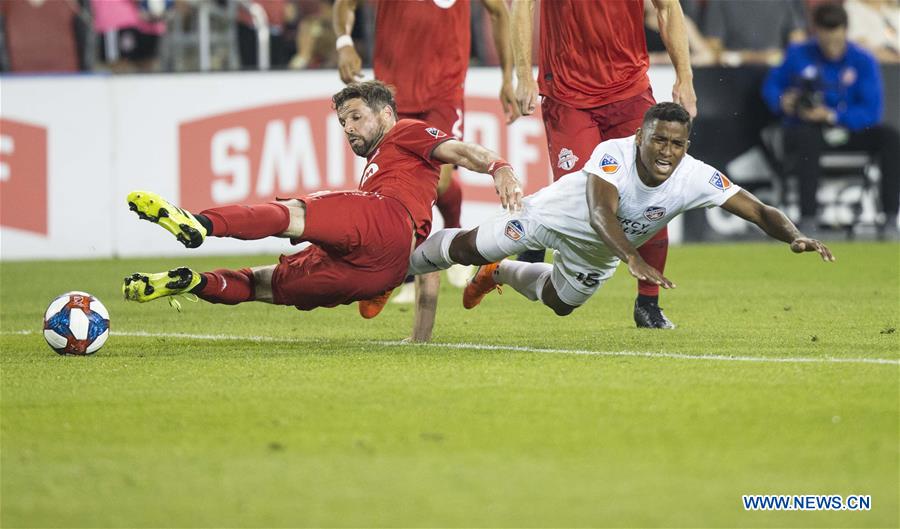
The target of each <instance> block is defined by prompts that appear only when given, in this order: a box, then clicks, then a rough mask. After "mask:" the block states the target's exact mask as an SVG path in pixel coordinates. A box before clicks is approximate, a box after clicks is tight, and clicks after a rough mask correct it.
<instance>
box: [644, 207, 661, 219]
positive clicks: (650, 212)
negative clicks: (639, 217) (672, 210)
mask: <svg viewBox="0 0 900 529" xmlns="http://www.w3.org/2000/svg"><path fill="white" fill-rule="evenodd" d="M665 216H666V208H662V207H659V206H650V207H649V208H647V209H645V210H644V217H646V218H647V220H649V221H651V222H652V221H654V220H659V219H661V218H663V217H665Z"/></svg>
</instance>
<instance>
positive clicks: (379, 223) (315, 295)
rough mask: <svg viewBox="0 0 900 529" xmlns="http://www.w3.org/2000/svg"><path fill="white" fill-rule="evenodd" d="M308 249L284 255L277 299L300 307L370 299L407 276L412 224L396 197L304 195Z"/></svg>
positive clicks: (277, 273)
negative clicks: (309, 243) (309, 244)
mask: <svg viewBox="0 0 900 529" xmlns="http://www.w3.org/2000/svg"><path fill="white" fill-rule="evenodd" d="M299 200H301V201H303V202H304V203H305V204H306V227H305V228H304V230H303V237H302V238H301V239H300V240H301V241H309V242H311V243H312V245H311V246H309V247H308V248H306V249H304V250H302V251H300V252H298V253H295V254H292V255H282V256H281V259H280V260H279V263H278V265H277V266H276V267H275V273H274V274H273V276H272V295H273V301H274V302H275V303H276V304H279V305H294V306H296V307H297V308H298V309H300V310H312V309H314V308H316V307H334V306H337V305H342V304H347V303H352V302H353V301H358V300H361V299H370V298H373V297H375V296H377V295H378V294H381V293H382V292H384V291H386V290H390V289H392V288H394V287H396V286H397V285H399V284H400V283H402V282H403V279H404V278H405V277H406V271H407V269H408V268H409V255H410V250H411V249H412V240H413V224H412V220H411V219H410V216H409V212H408V211H406V208H404V207H403V205H402V204H401V203H400V202H399V201H398V200H396V199H393V198H390V197H385V196H382V195H378V194H375V193H364V192H358V191H348V192H341V193H322V194H314V195H309V196H305V197H301V198H300V199H299Z"/></svg>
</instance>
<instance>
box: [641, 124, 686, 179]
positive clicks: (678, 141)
mask: <svg viewBox="0 0 900 529" xmlns="http://www.w3.org/2000/svg"><path fill="white" fill-rule="evenodd" d="M689 136H690V132H688V128H687V126H686V125H685V124H683V123H679V122H677V121H659V120H657V121H655V122H653V123H651V124H648V126H647V127H644V128H642V129H638V132H637V134H636V139H635V142H636V143H637V148H638V156H637V158H638V159H637V162H638V163H637V166H638V175H639V176H640V177H641V180H642V181H644V183H645V184H648V185H659V184H661V183H663V182H665V181H666V179H667V178H669V176H671V175H672V173H673V172H674V171H675V168H676V167H678V164H679V163H681V159H682V158H684V155H685V154H686V153H687V149H688V146H689V145H690V143H691V142H690V141H689V140H688V137H689Z"/></svg>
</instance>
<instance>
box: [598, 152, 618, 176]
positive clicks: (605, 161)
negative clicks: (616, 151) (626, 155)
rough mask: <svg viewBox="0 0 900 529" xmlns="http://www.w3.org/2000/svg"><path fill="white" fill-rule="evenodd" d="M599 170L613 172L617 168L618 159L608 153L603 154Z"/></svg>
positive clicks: (607, 172)
mask: <svg viewBox="0 0 900 529" xmlns="http://www.w3.org/2000/svg"><path fill="white" fill-rule="evenodd" d="M600 170H601V171H603V172H604V173H606V174H613V173H615V172H616V171H618V170H619V161H618V160H616V159H615V158H613V157H612V156H610V155H609V154H604V155H603V158H601V159H600Z"/></svg>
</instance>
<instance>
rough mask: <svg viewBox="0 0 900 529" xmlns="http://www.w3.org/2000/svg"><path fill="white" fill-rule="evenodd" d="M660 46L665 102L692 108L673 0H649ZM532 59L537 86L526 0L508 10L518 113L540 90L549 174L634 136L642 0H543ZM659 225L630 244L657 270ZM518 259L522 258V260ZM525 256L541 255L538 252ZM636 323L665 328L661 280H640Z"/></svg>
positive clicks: (641, 88) (660, 265)
mask: <svg viewBox="0 0 900 529" xmlns="http://www.w3.org/2000/svg"><path fill="white" fill-rule="evenodd" d="M653 4H654V6H656V8H657V10H658V12H659V15H658V16H659V27H660V33H661V35H662V39H663V42H664V43H665V45H666V50H667V51H668V52H669V57H670V58H671V59H672V64H673V65H674V66H675V74H676V80H675V86H674V87H673V89H672V99H673V100H674V101H675V102H676V103H680V104H681V105H682V106H684V107H685V108H686V109H687V110H688V112H689V113H690V115H691V116H692V117H693V116H696V114H697V96H696V95H695V93H694V86H693V72H692V70H691V64H690V56H689V52H688V42H687V30H686V29H685V25H684V14H683V13H682V11H681V6H680V4H679V3H678V0H653ZM540 8H541V12H540V62H539V66H538V81H537V83H535V80H534V77H533V74H532V65H531V46H532V40H531V39H532V24H533V11H534V1H533V0H516V1H515V2H513V9H512V33H513V52H514V55H515V60H516V77H517V80H518V85H517V88H516V97H517V101H518V104H519V110H520V112H521V113H522V114H525V115H529V114H532V113H533V112H534V110H535V104H536V99H537V94H538V92H539V93H540V95H542V96H543V101H542V102H541V113H542V115H543V119H544V128H545V129H546V131H547V149H548V151H549V153H550V161H551V164H552V165H553V178H554V180H558V179H559V178H560V177H561V176H562V175H564V174H567V173H571V172H573V171H577V170H579V169H581V167H582V166H583V165H584V163H585V162H587V161H588V159H589V158H590V155H591V152H592V150H593V149H594V147H596V146H597V144H599V143H600V142H602V141H605V140H609V139H613V138H621V137H625V136H629V135H632V134H634V132H635V130H637V129H638V127H640V124H641V119H642V118H643V115H644V112H646V111H647V109H649V108H650V107H651V106H653V105H654V104H655V102H656V101H655V100H654V99H653V91H652V89H651V88H650V79H649V77H648V76H647V68H648V65H649V58H648V55H647V43H646V40H645V37H644V2H643V0H611V1H603V2H597V1H586V0H552V1H544V2H541V6H540ZM668 247H669V236H668V232H667V230H666V229H663V230H662V231H660V232H659V233H658V234H657V235H656V236H655V237H654V238H652V239H650V240H649V241H647V242H646V243H644V245H643V246H641V248H639V249H638V251H639V253H640V254H641V257H643V258H644V260H645V261H646V262H647V263H649V264H650V265H651V266H653V267H654V268H656V269H657V270H659V271H661V272H662V271H663V270H664V269H665V264H666V254H667V253H668ZM520 258H522V257H520ZM525 260H534V261H537V260H541V261H542V260H543V252H540V253H539V254H538V255H536V256H526V257H525ZM634 320H635V323H636V324H637V326H638V327H649V328H659V329H671V328H674V327H675V325H674V324H673V323H672V322H671V321H669V319H668V318H666V316H665V315H664V314H663V312H662V309H660V308H659V286H658V285H656V284H654V283H651V282H648V281H639V282H638V298H637V299H636V300H635V306H634Z"/></svg>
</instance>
